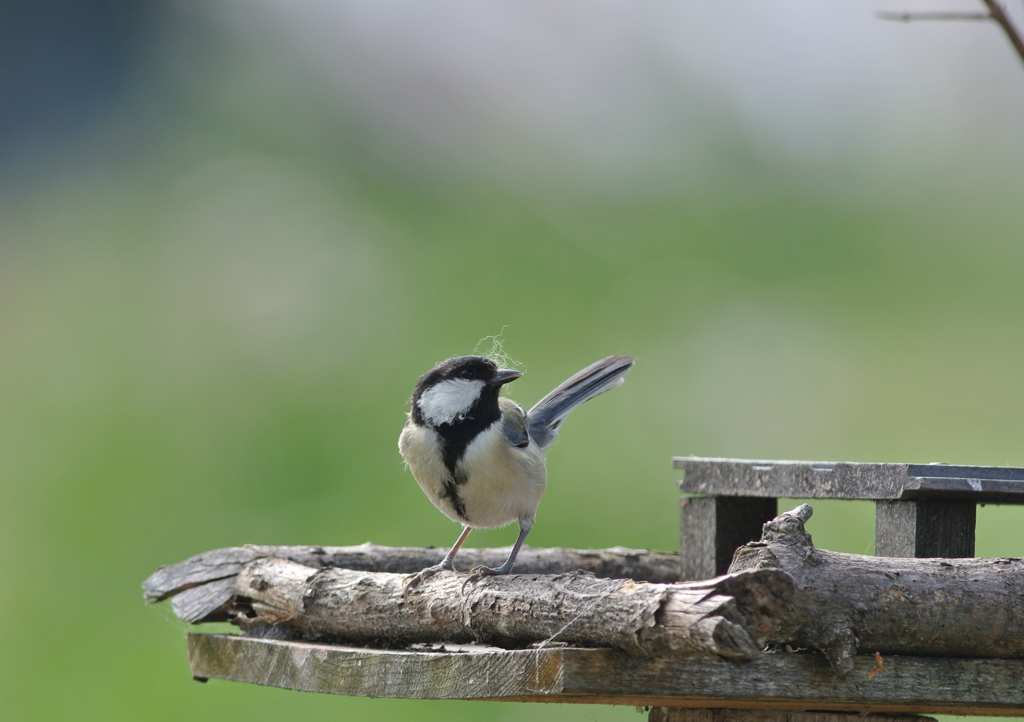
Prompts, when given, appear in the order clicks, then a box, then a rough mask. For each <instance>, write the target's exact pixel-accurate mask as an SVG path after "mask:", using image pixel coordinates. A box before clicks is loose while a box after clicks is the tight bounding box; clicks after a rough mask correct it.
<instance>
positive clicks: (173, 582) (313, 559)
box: [142, 542, 679, 623]
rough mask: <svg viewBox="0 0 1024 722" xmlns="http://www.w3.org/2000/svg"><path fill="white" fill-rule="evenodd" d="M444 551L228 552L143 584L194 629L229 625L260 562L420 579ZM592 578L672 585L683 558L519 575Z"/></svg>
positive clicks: (592, 561) (579, 561)
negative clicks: (243, 584) (247, 576)
mask: <svg viewBox="0 0 1024 722" xmlns="http://www.w3.org/2000/svg"><path fill="white" fill-rule="evenodd" d="M509 551H510V547H507V548H497V549H463V550H462V551H461V552H460V553H459V557H458V560H457V561H458V563H459V565H460V566H461V567H462V568H466V569H470V568H472V567H475V566H477V565H479V564H482V565H484V566H489V567H497V566H501V564H502V563H503V562H504V561H505V559H506V558H507V557H508V553H509ZM444 554H445V550H444V549H432V548H421V547H383V546H377V545H376V544H370V543H369V542H367V543H366V544H362V545H360V546H351V547H321V546H293V547H276V546H256V545H246V546H244V547H227V548H225V549H214V550H213V551H209V552H204V553H202V554H197V555H196V556H194V557H191V558H189V559H186V560H185V561H183V562H178V563H177V564H171V565H169V566H162V567H160V568H159V569H157V570H156V571H155V572H154V573H153V574H152V575H151V576H150V577H149V578H148V579H147V580H146V581H145V582H143V584H142V589H143V596H144V597H145V598H146V599H147V600H148V601H151V602H158V601H160V600H161V599H167V598H168V597H174V600H173V602H172V604H173V605H174V612H175V614H177V615H178V616H179V617H181V618H182V619H184V620H185V621H187V622H193V623H199V622H201V621H206V622H223V621H227V619H228V617H227V616H226V609H227V605H228V604H229V603H230V601H231V598H232V596H233V595H234V578H235V577H236V576H237V575H238V573H239V572H241V571H242V569H243V567H244V566H245V565H246V564H248V563H249V562H252V561H255V560H256V559H266V558H278V559H288V560H290V561H293V562H297V563H298V564H302V565H304V566H307V567H313V568H314V569H322V568H326V567H341V568H344V569H355V570H359V571H367V572H394V573H398V574H413V573H415V572H418V571H419V570H421V569H424V568H425V567H429V566H432V565H434V564H437V563H438V562H440V561H441V558H442V557H443V556H444ZM577 570H580V571H586V572H590V573H592V574H594V575H595V576H597V577H601V578H607V579H633V580H634V581H645V582H658V583H662V584H667V583H671V582H675V581H678V580H679V556H678V555H676V554H670V553H668V552H650V551H647V550H643V549H626V548H625V547H614V548H612V549H598V550H581V549H530V548H528V547H527V548H524V549H523V550H522V551H521V552H520V553H519V558H518V559H517V560H516V568H515V571H516V572H517V573H523V574H565V573H568V572H572V571H577Z"/></svg>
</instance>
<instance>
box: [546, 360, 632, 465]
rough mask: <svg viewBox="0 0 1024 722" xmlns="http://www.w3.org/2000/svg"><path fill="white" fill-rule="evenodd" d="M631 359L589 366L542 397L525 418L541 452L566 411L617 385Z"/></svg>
mask: <svg viewBox="0 0 1024 722" xmlns="http://www.w3.org/2000/svg"><path fill="white" fill-rule="evenodd" d="M634 361H636V358H635V357H633V356H609V357H608V358H604V359H601V360H600V361H597V362H595V363H592V364H590V365H589V366H587V367H586V368H585V369H583V370H582V371H580V372H579V373H576V374H574V375H573V376H572V377H571V378H568V379H566V380H565V381H564V382H562V383H561V384H559V385H558V387H557V388H556V389H555V390H554V391H552V392H551V393H550V394H548V395H547V396H545V397H544V398H542V399H541V400H540V401H538V402H537V404H536V405H535V406H534V407H533V408H532V409H530V411H529V413H528V414H527V415H526V418H527V419H528V422H527V423H528V428H529V432H530V437H531V438H532V439H533V441H534V442H535V443H536V444H537V445H538V446H540V447H541V448H542V449H543V448H545V447H547V446H549V445H550V444H551V442H552V441H554V440H555V437H556V436H558V427H559V426H561V425H562V422H563V421H564V420H565V417H566V416H568V415H569V412H570V411H572V410H573V409H574V408H576V407H577V406H579V405H580V404H582V403H583V402H585V401H589V400H590V399H592V398H594V397H595V396H597V395H598V394H603V393H604V392H605V391H607V390H608V389H613V388H615V387H616V386H620V385H621V384H622V381H623V378H622V377H623V376H625V375H626V373H627V372H628V371H629V369H630V368H631V367H632V366H633V362H634Z"/></svg>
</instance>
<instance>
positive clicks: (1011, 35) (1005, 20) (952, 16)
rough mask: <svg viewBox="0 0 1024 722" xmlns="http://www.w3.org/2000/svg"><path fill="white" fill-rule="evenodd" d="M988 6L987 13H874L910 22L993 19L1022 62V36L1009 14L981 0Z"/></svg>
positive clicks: (1000, 6) (884, 17) (987, 1)
mask: <svg viewBox="0 0 1024 722" xmlns="http://www.w3.org/2000/svg"><path fill="white" fill-rule="evenodd" d="M981 1H982V2H983V3H985V7H987V8H988V12H987V13H963V12H902V13H893V12H886V11H884V10H881V11H879V12H877V13H875V17H877V18H878V19H879V20H896V21H898V22H904V23H906V22H911V21H914V20H994V21H995V22H996V23H997V24H998V25H999V27H1000V28H1002V30H1003V32H1004V33H1005V34H1006V37H1007V38H1008V39H1009V41H1010V44H1011V45H1012V46H1013V49H1014V50H1015V51H1016V52H1017V56H1018V57H1019V58H1020V59H1021V61H1022V62H1024V38H1022V37H1021V34H1020V33H1019V32H1018V31H1017V28H1016V26H1015V25H1014V24H1013V21H1011V20H1010V16H1009V15H1007V14H1006V11H1005V10H1003V6H1002V5H1000V4H999V3H998V2H996V0H981Z"/></svg>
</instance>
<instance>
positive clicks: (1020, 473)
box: [672, 456, 1024, 504]
mask: <svg viewBox="0 0 1024 722" xmlns="http://www.w3.org/2000/svg"><path fill="white" fill-rule="evenodd" d="M672 465H673V467H674V468H676V469H682V470H683V480H682V481H680V482H679V488H680V489H681V490H682V491H684V492H688V493H693V494H712V495H715V496H764V497H776V498H778V497H790V498H798V499H960V500H963V501H973V502H976V503H982V502H990V503H997V504H1024V469H1020V468H1015V467H1006V466H951V465H948V464H859V463H852V462H831V461H752V460H746V459H705V458H700V457H695V456H684V457H676V458H675V459H673V460H672Z"/></svg>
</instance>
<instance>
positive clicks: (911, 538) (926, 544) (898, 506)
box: [875, 499, 978, 557]
mask: <svg viewBox="0 0 1024 722" xmlns="http://www.w3.org/2000/svg"><path fill="white" fill-rule="evenodd" d="M977 514H978V505H977V504H975V503H974V502H972V501H956V500H950V499H918V500H915V501H892V500H887V499H880V500H878V501H876V502H875V556H879V557H973V556H974V529H975V526H976V525H977V523H976V522H977Z"/></svg>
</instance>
